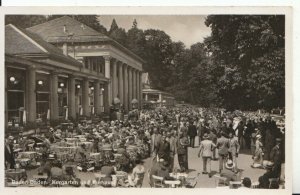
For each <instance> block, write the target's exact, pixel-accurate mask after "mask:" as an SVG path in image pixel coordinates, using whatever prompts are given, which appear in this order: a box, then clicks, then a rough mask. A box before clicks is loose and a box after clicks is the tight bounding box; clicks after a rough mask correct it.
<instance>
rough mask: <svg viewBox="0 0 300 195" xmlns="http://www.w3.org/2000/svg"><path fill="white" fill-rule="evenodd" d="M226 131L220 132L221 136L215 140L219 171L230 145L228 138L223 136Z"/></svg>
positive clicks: (221, 168)
mask: <svg viewBox="0 0 300 195" xmlns="http://www.w3.org/2000/svg"><path fill="white" fill-rule="evenodd" d="M225 136H226V133H225V132H222V133H221V137H220V138H219V139H218V140H217V148H218V150H219V172H220V173H221V172H222V170H223V168H224V165H225V163H226V162H225V160H226V158H227V156H228V149H229V147H230V143H229V139H228V138H226V137H225Z"/></svg>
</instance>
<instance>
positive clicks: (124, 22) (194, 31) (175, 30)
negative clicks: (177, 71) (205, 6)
mask: <svg viewBox="0 0 300 195" xmlns="http://www.w3.org/2000/svg"><path fill="white" fill-rule="evenodd" d="M205 17H206V16H204V15H190V16H189V15H173V16H158V15H154V16H150V15H147V16H142V15H139V16H137V15H126V16H121V15H114V16H109V15H101V16H99V20H100V23H101V24H102V25H103V26H105V27H106V29H107V30H109V29H110V25H111V22H112V20H113V19H114V18H115V20H116V22H117V24H118V26H119V27H121V28H124V29H125V30H126V31H127V30H128V29H130V28H131V27H132V22H133V20H134V19H136V20H137V24H138V28H140V29H143V30H146V29H150V28H151V29H159V30H163V31H164V32H166V33H167V34H168V35H169V36H170V37H171V39H172V40H173V41H182V42H183V43H184V44H185V45H186V47H188V48H189V47H190V46H191V45H192V44H194V43H197V42H203V40H204V38H205V37H207V36H209V35H210V32H211V31H210V28H209V27H207V26H206V25H205V24H204V21H205Z"/></svg>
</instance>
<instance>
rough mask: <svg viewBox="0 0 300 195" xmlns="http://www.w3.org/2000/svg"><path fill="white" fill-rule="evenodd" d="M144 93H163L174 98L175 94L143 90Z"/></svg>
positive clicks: (156, 90)
mask: <svg viewBox="0 0 300 195" xmlns="http://www.w3.org/2000/svg"><path fill="white" fill-rule="evenodd" d="M143 93H162V94H165V95H169V96H172V97H174V95H173V94H171V93H168V92H165V91H161V90H158V89H143Z"/></svg>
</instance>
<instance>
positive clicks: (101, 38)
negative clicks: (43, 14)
mask: <svg viewBox="0 0 300 195" xmlns="http://www.w3.org/2000/svg"><path fill="white" fill-rule="evenodd" d="M27 30H29V31H31V32H34V33H37V34H38V35H40V36H41V37H42V38H43V39H44V40H45V41H47V42H49V43H65V42H73V43H74V42H80V43H83V42H85V43H86V42H109V43H111V44H112V45H114V46H115V47H117V48H119V49H120V50H122V51H123V52H125V53H127V54H128V55H130V56H132V57H133V58H134V59H136V60H138V61H140V62H142V63H144V61H143V59H141V58H140V57H139V56H137V55H136V54H134V53H133V52H131V51H130V50H129V49H127V48H125V47H124V46H122V45H121V44H119V43H118V42H116V41H115V40H113V39H111V38H110V37H108V36H106V35H104V34H102V33H100V32H98V31H96V30H94V29H92V28H90V27H89V26H87V25H85V24H83V23H81V22H79V21H77V20H75V19H73V18H71V17H69V16H62V17H60V18H56V19H53V20H50V21H48V22H45V23H42V24H38V25H35V26H32V27H30V28H27Z"/></svg>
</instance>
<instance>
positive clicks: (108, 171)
mask: <svg viewBox="0 0 300 195" xmlns="http://www.w3.org/2000/svg"><path fill="white" fill-rule="evenodd" d="M101 174H102V175H105V177H102V178H101V180H100V181H101V182H102V185H103V186H104V187H111V186H112V185H111V183H112V175H115V174H116V172H115V169H114V167H112V166H103V167H102V168H101Z"/></svg>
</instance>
